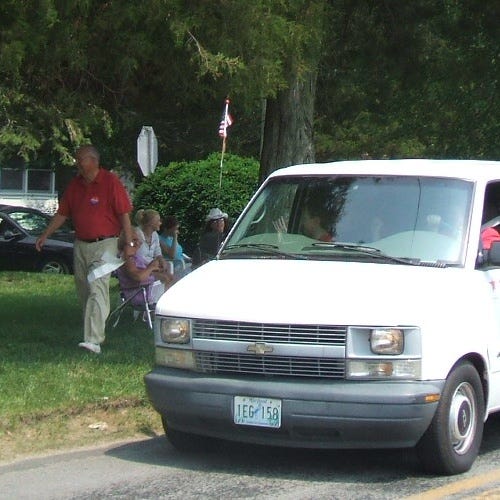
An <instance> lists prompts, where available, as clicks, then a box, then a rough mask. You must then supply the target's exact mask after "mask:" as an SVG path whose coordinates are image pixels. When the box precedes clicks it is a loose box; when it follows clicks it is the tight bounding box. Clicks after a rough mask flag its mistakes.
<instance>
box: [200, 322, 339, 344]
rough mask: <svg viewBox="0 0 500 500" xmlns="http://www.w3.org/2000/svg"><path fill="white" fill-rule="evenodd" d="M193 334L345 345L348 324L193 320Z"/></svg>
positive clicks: (214, 338)
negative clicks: (325, 324)
mask: <svg viewBox="0 0 500 500" xmlns="http://www.w3.org/2000/svg"><path fill="white" fill-rule="evenodd" d="M192 333H193V338H204V339H212V340H231V341H241V342H272V343H291V344H316V345H318V344H326V345H332V346H344V345H345V339H346V333H347V327H346V326H324V325H281V324H264V323H244V322H239V321H219V320H205V319H195V320H193V330H192Z"/></svg>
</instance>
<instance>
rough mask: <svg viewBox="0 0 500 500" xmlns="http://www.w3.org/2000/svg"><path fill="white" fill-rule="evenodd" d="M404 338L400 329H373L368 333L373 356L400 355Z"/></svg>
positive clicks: (403, 345)
mask: <svg viewBox="0 0 500 500" xmlns="http://www.w3.org/2000/svg"><path fill="white" fill-rule="evenodd" d="M404 347H405V337H404V333H403V330H401V329H400V328H374V329H373V330H372V331H371V332H370V349H371V350H372V352H373V353H374V354H393V355H398V354H402V352H403V351H404Z"/></svg>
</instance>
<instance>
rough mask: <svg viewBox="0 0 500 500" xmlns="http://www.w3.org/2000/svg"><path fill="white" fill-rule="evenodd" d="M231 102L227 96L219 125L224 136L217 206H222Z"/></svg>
mask: <svg viewBox="0 0 500 500" xmlns="http://www.w3.org/2000/svg"><path fill="white" fill-rule="evenodd" d="M229 102H230V101H229V99H228V98H226V100H225V102H224V112H223V113H222V121H221V124H220V126H219V135H220V137H222V151H221V155H220V166H219V192H218V194H217V206H220V198H221V192H222V165H223V163H224V153H225V152H226V139H227V127H228V126H229V125H231V123H232V122H231V121H230V117H229Z"/></svg>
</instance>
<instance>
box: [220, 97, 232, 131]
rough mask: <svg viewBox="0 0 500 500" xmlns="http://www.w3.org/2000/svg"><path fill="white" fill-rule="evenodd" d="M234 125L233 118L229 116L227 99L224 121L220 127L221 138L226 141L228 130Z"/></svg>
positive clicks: (227, 101)
mask: <svg viewBox="0 0 500 500" xmlns="http://www.w3.org/2000/svg"><path fill="white" fill-rule="evenodd" d="M232 124H233V117H232V116H231V115H230V114H229V99H226V102H225V105H224V111H223V113H222V120H221V121H220V125H219V136H220V137H222V138H223V139H225V138H226V137H227V129H228V127H230V126H231V125H232Z"/></svg>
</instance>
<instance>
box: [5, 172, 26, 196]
mask: <svg viewBox="0 0 500 500" xmlns="http://www.w3.org/2000/svg"><path fill="white" fill-rule="evenodd" d="M23 181H24V170H15V169H13V168H2V170H1V171H0V189H2V190H5V191H23V185H24V182H23Z"/></svg>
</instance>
